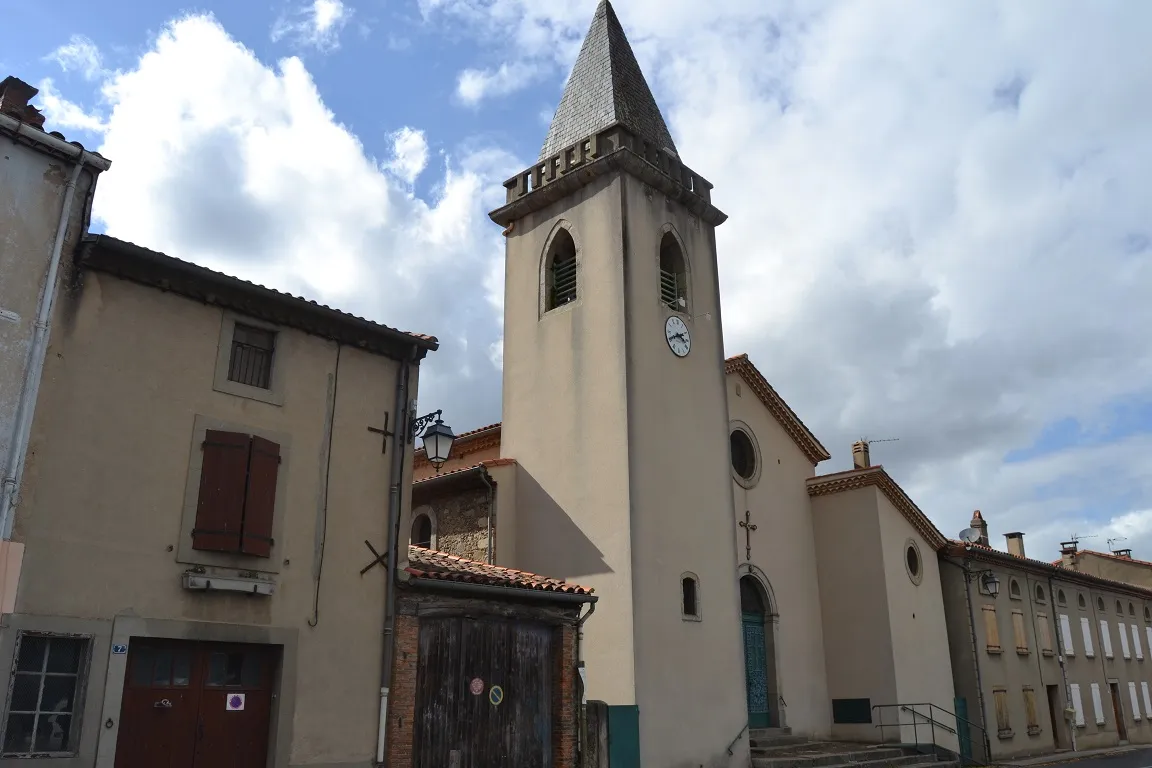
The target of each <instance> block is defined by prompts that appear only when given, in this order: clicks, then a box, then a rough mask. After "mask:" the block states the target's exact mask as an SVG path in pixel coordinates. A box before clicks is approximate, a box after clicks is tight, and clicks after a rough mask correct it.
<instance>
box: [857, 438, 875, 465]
mask: <svg viewBox="0 0 1152 768" xmlns="http://www.w3.org/2000/svg"><path fill="white" fill-rule="evenodd" d="M870 466H872V458H871V456H869V454H868V441H867V440H857V441H856V442H854V443H852V468H853V469H868V467H870Z"/></svg>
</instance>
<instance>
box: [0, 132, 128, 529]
mask: <svg viewBox="0 0 1152 768" xmlns="http://www.w3.org/2000/svg"><path fill="white" fill-rule="evenodd" d="M0 117H3V118H5V119H4V120H3V121H0V124H2V125H4V127H10V126H8V125H7V123H8V122H15V121H13V120H11V118H8V116H7V115H0ZM15 130H17V131H18V132H20V133H23V134H30V133H36V134H40V133H41V132H35V131H33V129H31V128H28V127H27V126H26V125H25V124H23V123H19V124H18V125H17V126H16V129H15ZM35 138H36V139H37V140H38V141H40V142H41V143H43V139H42V138H41V136H40V135H36V136H35ZM59 143H61V144H64V142H59ZM64 146H66V147H68V150H70V152H69V154H74V162H75V165H73V166H72V175H71V176H70V177H69V178H68V184H67V186H66V187H65V188H64V204H63V207H62V208H61V210H60V220H59V221H58V222H57V224H56V239H55V240H54V241H53V243H52V255H51V257H50V259H49V260H48V274H47V276H46V277H45V278H44V292H43V293H42V294H41V295H40V306H39V308H38V311H37V314H36V324H35V326H33V330H32V344H31V345H30V346H29V349H28V362H27V366H26V368H25V370H26V374H25V378H24V386H23V388H22V390H21V392H20V402H19V403H18V405H17V407H16V424H15V425H14V427H13V429H12V440H11V443H10V446H11V447H10V449H9V454H8V464H7V466H6V467H5V469H4V479H3V482H2V484H0V538H3V539H4V540H7V539H10V538H12V524H13V517H14V516H13V514H12V512H13V508H14V507H15V506H16V504H17V503H18V502H19V489H20V482H21V481H22V480H23V478H24V463H25V459H26V458H27V455H28V443H29V440H30V438H31V436H32V418H33V416H35V415H36V399H37V398H38V397H39V394H40V379H41V376H42V374H43V372H44V358H45V357H47V355H48V337H49V332H50V331H51V330H52V310H53V308H54V307H55V306H56V280H57V277H58V275H59V272H60V258H61V255H62V253H63V251H64V238H65V237H66V236H67V235H68V220H69V218H70V217H71V214H72V204H73V202H74V200H75V199H76V184H77V182H78V181H79V180H80V172H81V171H83V170H84V166H85V165H91V166H93V167H95V168H96V169H98V170H105V169H107V167H108V166H109V163H108V161H107V160H105V159H104V158H102V157H99V156H97V155H93V154H91V153H90V152H86V151H84V150H83V149H81V148H80V147H78V146H75V145H72V144H64Z"/></svg>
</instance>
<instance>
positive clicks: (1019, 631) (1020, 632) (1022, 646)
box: [1012, 610, 1029, 656]
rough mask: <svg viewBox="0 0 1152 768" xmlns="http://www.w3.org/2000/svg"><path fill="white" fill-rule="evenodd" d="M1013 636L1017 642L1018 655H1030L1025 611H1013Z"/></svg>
mask: <svg viewBox="0 0 1152 768" xmlns="http://www.w3.org/2000/svg"><path fill="white" fill-rule="evenodd" d="M1012 634H1013V637H1014V639H1015V640H1016V653H1019V654H1020V655H1021V656H1026V655H1028V653H1029V650H1028V633H1027V631H1025V629H1024V611H1021V610H1016V611H1012Z"/></svg>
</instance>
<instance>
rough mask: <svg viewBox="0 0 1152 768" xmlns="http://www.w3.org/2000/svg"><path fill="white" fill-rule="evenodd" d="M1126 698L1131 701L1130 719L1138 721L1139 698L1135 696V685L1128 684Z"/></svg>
mask: <svg viewBox="0 0 1152 768" xmlns="http://www.w3.org/2000/svg"><path fill="white" fill-rule="evenodd" d="M1128 698H1130V699H1132V719H1133V720H1135V721H1137V722H1139V720H1140V698H1139V697H1138V696H1137V695H1136V683H1128Z"/></svg>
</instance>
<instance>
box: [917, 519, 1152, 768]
mask: <svg viewBox="0 0 1152 768" xmlns="http://www.w3.org/2000/svg"><path fill="white" fill-rule="evenodd" d="M972 527H973V529H974V530H975V531H976V532H977V534H978V538H976V540H974V541H971V542H951V543H950V544H949V545H948V547H947V548H946V549H945V550H944V551H943V552H942V556H941V561H940V562H941V566H940V567H941V571H942V572H941V576H942V579H943V585H944V601H945V609H946V613H947V618H948V638H949V647H950V648H951V653H952V667H953V670H954V672H955V679H956V695H957V696H958V697H960V698H962V699H964V700H965V702H966V704H967V706H966V710H967V719H968V720H970V721H971V723H972V726H973V727H972V730H971V735H972V742H973V747H972V748H973V754H974V755H976V756H977V757H980V756H982V755H983V752H984V750H983V749H982V748H981V742H982V741H983V740H984V739H985V737H986V739H987V748H988V749H989V750H990V753H991V759H992V760H993V761H995V760H1001V759H1006V758H1011V757H1019V756H1024V755H1036V754H1045V753H1049V752H1053V751H1055V750H1067V749H1077V750H1085V749H1095V748H1099V747H1109V746H1115V745H1118V744H1126V743H1133V744H1138V743H1149V742H1152V722H1150V721H1152V694H1150V691H1149V686H1150V684H1152V667H1150V666H1149V665H1152V658H1150V656H1152V590H1148V589H1147V588H1142V587H1140V586H1137V585H1134V584H1128V583H1123V582H1120V581H1117V580H1113V579H1108V578H1102V577H1100V576H1096V575H1093V574H1089V573H1084V572H1081V571H1074V570H1070V569H1067V568H1063V567H1060V566H1057V565H1054V564H1053V563H1048V562H1044V561H1040V560H1033V559H1031V558H1028V557H1027V556H1026V555H1025V551H1024V535H1023V534H1022V533H1009V534H1006V538H1007V550H1008V551H1007V552H1001V551H997V550H994V549H992V548H991V547H990V546H988V544H989V541H988V528H987V523H986V522H985V521H984V519H983V516H982V515H981V514H980V513H979V512H977V513H976V514H975V515H974V516H973V520H972ZM981 729H983V730H981Z"/></svg>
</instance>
